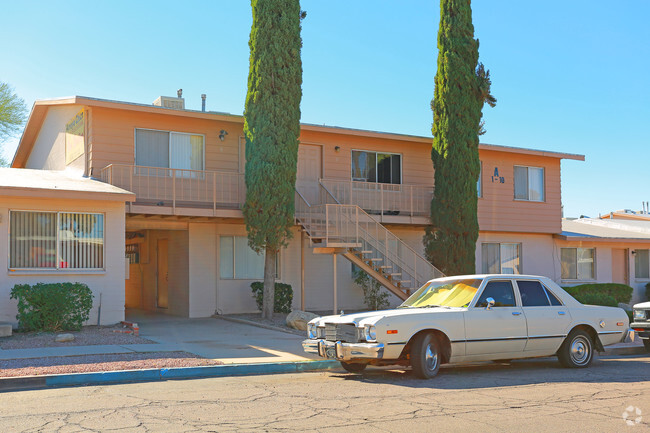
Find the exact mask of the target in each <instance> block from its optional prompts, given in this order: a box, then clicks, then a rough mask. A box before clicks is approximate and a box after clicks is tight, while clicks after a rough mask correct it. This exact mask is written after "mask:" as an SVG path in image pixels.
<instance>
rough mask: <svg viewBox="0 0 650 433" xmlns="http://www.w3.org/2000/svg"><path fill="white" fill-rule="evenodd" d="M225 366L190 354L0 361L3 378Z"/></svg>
mask: <svg viewBox="0 0 650 433" xmlns="http://www.w3.org/2000/svg"><path fill="white" fill-rule="evenodd" d="M222 364H223V362H221V361H217V360H214V359H205V358H201V357H199V356H197V355H194V354H192V353H187V352H149V353H122V354H115V355H84V356H55V357H54V356H53V357H44V358H35V359H11V360H6V361H0V377H19V376H42V375H46V374H63V373H87V372H96V371H116V370H141V369H148V368H173V367H195V366H204V365H222Z"/></svg>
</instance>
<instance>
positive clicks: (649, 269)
mask: <svg viewBox="0 0 650 433" xmlns="http://www.w3.org/2000/svg"><path fill="white" fill-rule="evenodd" d="M648 251H649V250H635V254H634V277H635V278H650V260H649V259H650V257H649V255H648Z"/></svg>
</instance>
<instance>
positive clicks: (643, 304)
mask: <svg viewBox="0 0 650 433" xmlns="http://www.w3.org/2000/svg"><path fill="white" fill-rule="evenodd" d="M632 308H638V309H639V310H641V309H644V308H647V309H649V310H650V302H641V303H640V304H634V307H632Z"/></svg>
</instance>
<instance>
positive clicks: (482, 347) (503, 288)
mask: <svg viewBox="0 0 650 433" xmlns="http://www.w3.org/2000/svg"><path fill="white" fill-rule="evenodd" d="M488 298H493V299H494V301H495V302H494V306H492V307H490V308H487V299H488ZM465 336H466V344H465V348H466V355H489V354H495V353H513V352H523V350H524V347H525V346H526V338H527V334H526V318H525V317H524V315H523V314H522V310H521V307H520V306H519V305H518V303H517V299H516V297H515V291H514V287H513V284H512V281H511V280H491V281H488V282H487V283H486V285H485V288H484V289H483V292H482V293H481V295H480V296H479V298H478V300H477V302H476V304H475V305H474V306H473V307H470V308H468V310H467V311H466V312H465Z"/></svg>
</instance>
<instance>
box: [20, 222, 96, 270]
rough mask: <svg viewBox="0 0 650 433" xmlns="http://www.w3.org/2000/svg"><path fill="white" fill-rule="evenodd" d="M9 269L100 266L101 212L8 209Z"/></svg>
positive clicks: (93, 267) (92, 267)
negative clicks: (9, 210) (9, 211)
mask: <svg viewBox="0 0 650 433" xmlns="http://www.w3.org/2000/svg"><path fill="white" fill-rule="evenodd" d="M9 218H10V223H9V268H10V269H103V268H104V215H103V214H91V213H69V212H27V211H11V213H10V217H9Z"/></svg>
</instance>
